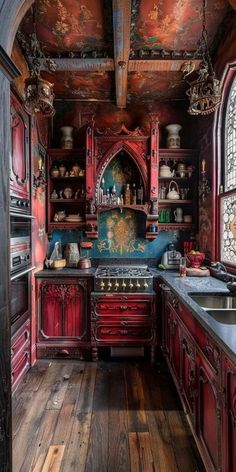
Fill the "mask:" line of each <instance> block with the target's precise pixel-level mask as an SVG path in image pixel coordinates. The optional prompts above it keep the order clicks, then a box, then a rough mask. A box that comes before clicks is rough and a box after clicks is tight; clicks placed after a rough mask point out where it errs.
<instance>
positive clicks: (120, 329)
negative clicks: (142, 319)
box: [94, 323, 153, 344]
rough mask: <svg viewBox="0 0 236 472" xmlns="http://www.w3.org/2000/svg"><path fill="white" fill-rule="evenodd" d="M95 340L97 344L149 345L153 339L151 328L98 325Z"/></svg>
mask: <svg viewBox="0 0 236 472" xmlns="http://www.w3.org/2000/svg"><path fill="white" fill-rule="evenodd" d="M94 335H95V340H96V341H97V342H107V343H108V344H111V343H120V342H127V343H129V344H130V343H132V342H135V343H136V342H140V343H144V342H145V343H149V342H151V341H152V339H153V331H152V328H151V326H145V325H136V324H133V325H131V324H129V325H128V326H122V325H121V324H119V325H118V324H113V325H112V324H109V325H108V324H100V323H99V324H97V325H96V326H95V328H94Z"/></svg>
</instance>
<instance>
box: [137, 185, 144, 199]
mask: <svg viewBox="0 0 236 472" xmlns="http://www.w3.org/2000/svg"><path fill="white" fill-rule="evenodd" d="M137 203H138V204H139V205H142V204H143V186H142V182H141V180H140V184H139V187H138V192H137Z"/></svg>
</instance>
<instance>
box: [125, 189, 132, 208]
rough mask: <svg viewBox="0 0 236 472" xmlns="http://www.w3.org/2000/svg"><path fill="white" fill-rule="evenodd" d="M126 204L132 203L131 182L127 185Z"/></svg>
mask: <svg viewBox="0 0 236 472" xmlns="http://www.w3.org/2000/svg"><path fill="white" fill-rule="evenodd" d="M124 197H125V205H130V204H131V190H130V186H129V184H126V187H125V195H124Z"/></svg>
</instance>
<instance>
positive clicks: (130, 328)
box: [91, 292, 156, 360]
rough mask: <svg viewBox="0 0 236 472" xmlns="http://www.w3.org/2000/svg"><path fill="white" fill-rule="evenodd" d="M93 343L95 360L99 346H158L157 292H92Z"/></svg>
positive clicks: (152, 354) (153, 349)
mask: <svg viewBox="0 0 236 472" xmlns="http://www.w3.org/2000/svg"><path fill="white" fill-rule="evenodd" d="M91 344H92V355H93V360H97V359H98V348H99V347H100V346H108V347H113V346H136V347H140V346H142V347H144V346H150V347H151V358H152V360H154V357H155V348H156V316H155V295H154V294H148V295H146V294H138V295H137V294H134V295H129V294H127V295H123V294H120V295H118V294H112V293H111V294H106V295H105V294H104V295H99V294H97V293H96V292H93V293H92V296H91Z"/></svg>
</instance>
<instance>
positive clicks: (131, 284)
mask: <svg viewBox="0 0 236 472" xmlns="http://www.w3.org/2000/svg"><path fill="white" fill-rule="evenodd" d="M133 286H134V284H133V283H132V282H131V280H130V282H129V287H130V288H133Z"/></svg>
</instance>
